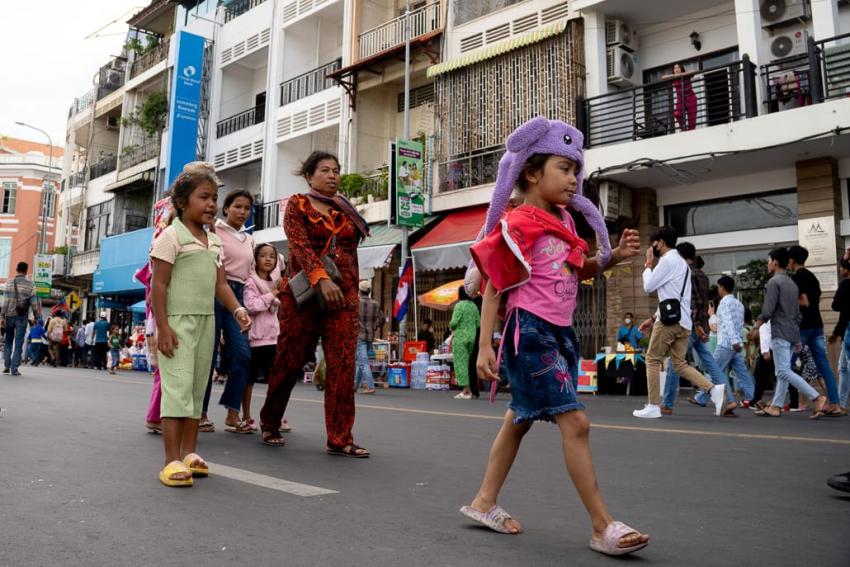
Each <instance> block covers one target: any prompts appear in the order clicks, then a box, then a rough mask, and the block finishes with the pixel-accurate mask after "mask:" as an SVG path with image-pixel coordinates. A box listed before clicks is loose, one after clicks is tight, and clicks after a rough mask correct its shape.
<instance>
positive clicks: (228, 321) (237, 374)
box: [203, 280, 251, 413]
mask: <svg viewBox="0 0 850 567" xmlns="http://www.w3.org/2000/svg"><path fill="white" fill-rule="evenodd" d="M227 285H229V286H230V289H231V290H233V295H235V296H236V301H238V302H239V305H242V303H243V292H244V290H245V286H244V285H243V284H241V283H238V282H233V281H229V280H228V282H227ZM222 333H224V345H225V346H224V348H226V349H227V356H228V357H229V365H228V368H227V382H225V383H224V392H223V393H222V394H221V399H219V401H218V403H219V404H220V405H222V406H224V407H226V408H227V409H229V410H233V411H236V412H238V411H239V409H240V408H241V407H242V394H244V393H245V385H246V384H247V383H248V373H249V372H250V370H251V343H250V342H249V341H248V335H247V333H243V332H242V331H241V330H240V329H239V323H237V322H236V318H235V317H234V316H233V314H232V313H230V312H229V311H228V310H227V309H225V308H224V306H223V305H222V304H221V303H219V302H218V300H216V302H215V351H216V352H218V349H219V345H220V342H219V337H220V336H221V334H222ZM214 364H215V356H213V364H211V365H210V378H209V380H208V381H207V392H206V394H205V395H204V408H203V411H204V413H207V410H208V409H209V406H210V395H211V393H212V371H213V368H212V367H213V366H214Z"/></svg>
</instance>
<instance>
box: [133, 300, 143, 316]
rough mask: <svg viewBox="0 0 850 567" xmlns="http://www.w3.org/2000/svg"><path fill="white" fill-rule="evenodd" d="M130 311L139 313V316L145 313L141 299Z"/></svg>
mask: <svg viewBox="0 0 850 567" xmlns="http://www.w3.org/2000/svg"><path fill="white" fill-rule="evenodd" d="M130 311H132V312H133V313H139V314H141V315H144V314H145V312H146V311H147V307H146V306H145V300H144V299H143V300H141V301H138V302H136V303H134V304H133V305H131V306H130Z"/></svg>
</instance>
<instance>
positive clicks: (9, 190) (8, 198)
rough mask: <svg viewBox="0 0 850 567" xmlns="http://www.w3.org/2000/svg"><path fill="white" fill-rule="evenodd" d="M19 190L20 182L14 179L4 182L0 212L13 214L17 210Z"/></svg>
mask: <svg viewBox="0 0 850 567" xmlns="http://www.w3.org/2000/svg"><path fill="white" fill-rule="evenodd" d="M17 192H18V184H17V183H15V182H14V181H6V182H4V183H3V202H2V203H0V213H8V214H13V213H14V212H15V197H16V194H17Z"/></svg>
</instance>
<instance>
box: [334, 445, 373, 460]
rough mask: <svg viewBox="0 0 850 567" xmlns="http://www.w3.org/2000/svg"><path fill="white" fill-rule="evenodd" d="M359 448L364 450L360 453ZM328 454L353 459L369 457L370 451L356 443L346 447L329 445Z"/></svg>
mask: <svg viewBox="0 0 850 567" xmlns="http://www.w3.org/2000/svg"><path fill="white" fill-rule="evenodd" d="M346 449H348V451H346ZM358 450H360V451H363V452H362V453H358V452H357V451H358ZM328 454H329V455H338V456H340V457H351V458H352V459H368V458H369V455H370V453H369V451H367V450H366V449H364V448H363V447H361V446H360V445H355V444H354V443H351V444H350V445H346V446H345V447H328Z"/></svg>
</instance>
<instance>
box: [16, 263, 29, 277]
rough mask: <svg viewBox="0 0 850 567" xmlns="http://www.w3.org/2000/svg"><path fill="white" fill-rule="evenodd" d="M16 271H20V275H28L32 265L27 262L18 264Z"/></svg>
mask: <svg viewBox="0 0 850 567" xmlns="http://www.w3.org/2000/svg"><path fill="white" fill-rule="evenodd" d="M15 269H16V270H17V271H18V273H19V274H25V273H27V270H29V269H30V265H29V264H27V263H26V262H18V265H17V267H16V268H15Z"/></svg>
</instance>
